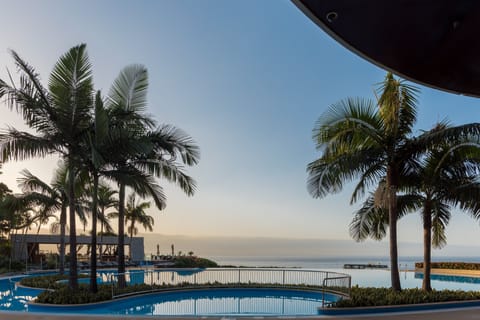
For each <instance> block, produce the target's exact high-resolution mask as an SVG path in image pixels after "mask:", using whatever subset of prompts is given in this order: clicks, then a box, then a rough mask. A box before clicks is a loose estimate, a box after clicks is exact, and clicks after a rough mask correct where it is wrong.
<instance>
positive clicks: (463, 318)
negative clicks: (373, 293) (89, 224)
mask: <svg viewBox="0 0 480 320" xmlns="http://www.w3.org/2000/svg"><path fill="white" fill-rule="evenodd" d="M154 318H157V319H158V318H162V319H168V318H169V317H158V316H157V317H139V316H115V317H112V316H90V315H78V316H65V315H49V314H45V315H44V314H28V313H23V312H18V313H17V312H15V313H13V312H12V313H6V312H3V313H2V312H0V319H1V320H118V319H125V320H127V319H132V320H133V319H135V320H152V319H154ZM172 318H174V319H175V320H183V319H185V320H192V319H193V317H190V318H188V317H185V318H182V317H172ZM199 318H200V317H199ZM201 318H202V319H205V318H208V319H222V320H226V319H229V320H230V319H236V318H235V317H201ZM262 318H263V317H251V318H245V317H238V318H237V319H240V320H241V319H262ZM263 319H267V320H268V319H275V318H271V317H265V318H263ZM277 319H281V320H285V319H297V320H298V319H302V318H301V317H292V318H288V317H279V318H277ZM304 319H308V320H310V319H323V320H327V319H335V320H353V319H356V320H362V319H373V320H377V319H378V320H380V319H381V320H433V319H435V320H473V319H475V320H480V308H469V309H456V310H448V311H446V310H441V311H433V312H421V313H401V314H400V313H397V314H390V315H387V314H379V315H362V316H347V317H318V318H317V317H305V318H304Z"/></svg>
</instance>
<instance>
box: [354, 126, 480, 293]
mask: <svg viewBox="0 0 480 320" xmlns="http://www.w3.org/2000/svg"><path fill="white" fill-rule="evenodd" d="M437 130H438V128H436V129H434V130H432V131H431V132H427V133H426V134H425V135H423V137H425V136H426V135H428V134H430V133H432V132H435V131H437ZM421 138H422V137H420V139H421ZM452 140H454V139H452ZM457 141H458V142H456V143H455V144H453V145H451V144H450V145H449V144H446V143H442V144H440V145H438V146H436V147H432V148H430V150H427V151H426V152H425V153H423V154H420V155H419V157H420V158H421V159H420V161H419V163H420V164H421V165H420V166H419V167H418V168H416V170H413V171H411V172H408V173H407V174H405V175H404V176H403V177H402V180H401V183H400V188H399V190H400V191H401V192H402V194H401V195H399V196H398V198H397V207H398V209H399V215H398V218H401V217H403V216H404V215H406V214H407V213H410V212H417V211H420V212H421V217H422V220H423V246H424V258H423V260H424V262H423V269H424V271H423V283H422V288H423V290H425V291H431V289H432V288H431V281H430V278H431V277H430V271H431V247H432V246H433V247H434V248H442V247H443V246H444V245H445V244H446V234H445V228H446V226H447V225H448V223H449V221H450V217H451V211H452V209H453V208H454V207H459V208H461V209H463V210H465V211H467V212H468V213H469V214H470V215H472V216H473V217H475V218H478V216H479V207H478V204H477V202H476V200H475V199H478V197H479V196H480V183H479V182H478V181H477V179H476V176H477V174H478V171H479V169H480V149H479V145H478V142H476V141H472V140H470V141H468V140H467V141H463V142H462V138H461V137H458V138H457ZM383 200H384V195H383V188H382V187H380V188H379V189H377V192H376V194H371V196H370V197H369V198H368V199H367V201H365V202H364V204H363V206H362V208H361V209H360V210H358V211H357V212H355V215H354V218H353V220H352V223H351V225H350V234H351V235H352V237H353V238H354V239H355V240H357V241H362V240H364V239H366V238H367V237H371V238H374V239H377V240H380V239H382V238H383V237H385V235H386V229H387V228H388V225H389V221H388V218H389V217H388V215H387V211H386V210H385V205H384V201H383ZM432 234H433V236H432Z"/></svg>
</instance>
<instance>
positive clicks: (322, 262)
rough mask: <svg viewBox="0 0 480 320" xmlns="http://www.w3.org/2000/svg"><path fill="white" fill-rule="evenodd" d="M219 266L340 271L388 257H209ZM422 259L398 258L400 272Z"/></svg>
mask: <svg viewBox="0 0 480 320" xmlns="http://www.w3.org/2000/svg"><path fill="white" fill-rule="evenodd" d="M207 258H209V259H212V260H214V261H215V262H217V263H218V264H220V265H232V266H246V267H288V268H308V269H341V268H343V265H344V264H348V263H354V264H369V263H372V264H382V265H387V266H390V259H389V257H376V256H369V257H308V256H307V257H278V256H277V257H268V256H267V257H265V256H264V257H258V256H209V257H207ZM432 260H433V261H462V262H480V258H478V257H434V258H432ZM422 261H423V257H420V256H409V257H399V266H400V270H412V269H414V267H415V262H422Z"/></svg>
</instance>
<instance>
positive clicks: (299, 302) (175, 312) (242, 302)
mask: <svg viewBox="0 0 480 320" xmlns="http://www.w3.org/2000/svg"><path fill="white" fill-rule="evenodd" d="M337 299H338V297H337V296H334V295H331V294H325V300H326V302H333V301H336V300H337ZM321 305H322V293H321V292H309V291H297V290H284V289H281V290H276V289H201V290H193V291H182V292H169V293H154V294H149V295H143V296H136V297H132V298H128V299H125V300H122V301H116V303H106V304H102V305H97V306H95V307H88V308H87V307H85V308H83V307H82V308H81V309H75V311H74V312H75V313H87V314H116V315H172V316H218V315H222V316H229V315H258V316H265V315H269V316H273V315H276V316H282V315H290V316H291V315H316V314H318V307H320V306H321ZM29 311H34V312H52V311H56V312H64V311H65V309H60V310H57V308H55V310H52V309H51V308H44V307H37V306H30V309H29Z"/></svg>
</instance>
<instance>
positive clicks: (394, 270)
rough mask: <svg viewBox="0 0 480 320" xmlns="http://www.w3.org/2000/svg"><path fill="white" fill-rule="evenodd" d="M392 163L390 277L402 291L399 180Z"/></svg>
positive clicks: (389, 172) (389, 185)
mask: <svg viewBox="0 0 480 320" xmlns="http://www.w3.org/2000/svg"><path fill="white" fill-rule="evenodd" d="M396 180H397V179H396V176H395V170H394V168H393V167H392V165H389V166H388V168H387V191H388V218H389V221H388V223H389V234H390V278H391V281H392V289H393V290H395V291H401V290H402V287H401V285H400V273H399V270H398V246H397V189H396V186H397V183H396V182H397V181H396Z"/></svg>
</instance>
